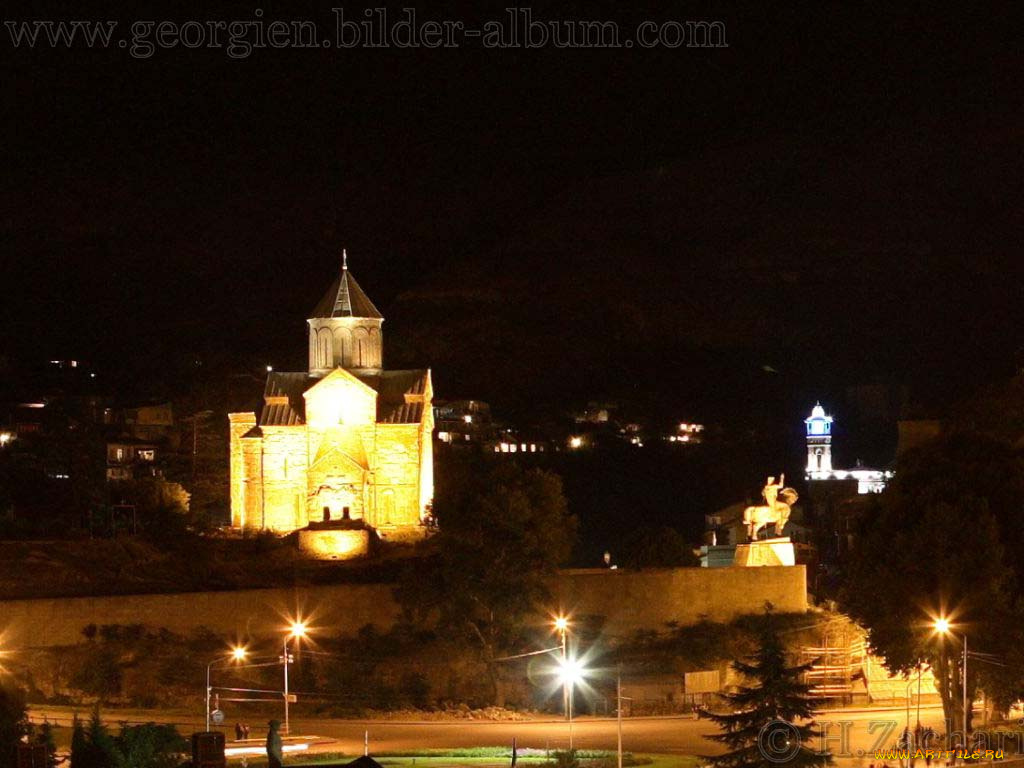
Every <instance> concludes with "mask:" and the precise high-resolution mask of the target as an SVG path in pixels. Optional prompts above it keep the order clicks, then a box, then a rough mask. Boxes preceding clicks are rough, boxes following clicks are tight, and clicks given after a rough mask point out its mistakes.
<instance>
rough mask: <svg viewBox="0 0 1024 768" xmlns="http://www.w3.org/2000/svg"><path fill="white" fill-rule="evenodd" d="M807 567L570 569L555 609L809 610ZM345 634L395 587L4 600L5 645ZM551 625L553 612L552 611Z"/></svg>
mask: <svg viewBox="0 0 1024 768" xmlns="http://www.w3.org/2000/svg"><path fill="white" fill-rule="evenodd" d="M806 584H807V581H806V572H805V570H804V566H802V565H797V566H792V567H775V568H771V567H768V568H665V569H655V570H649V571H639V572H637V571H627V570H616V571H610V570H604V569H601V570H597V569H594V570H570V571H563V572H562V573H561V574H560V575H559V577H558V578H557V579H556V580H555V583H554V584H553V585H552V592H553V594H554V596H555V597H554V600H553V603H554V604H553V605H552V606H551V612H552V613H554V612H555V611H558V610H563V611H565V612H567V613H570V614H572V615H573V616H577V617H587V622H588V624H591V625H599V626H601V627H602V631H603V632H604V634H605V635H606V636H611V637H615V636H620V637H621V636H627V635H630V634H632V633H633V632H635V631H636V630H638V629H654V630H658V629H664V628H665V625H666V624H667V623H669V622H677V623H679V624H680V625H686V624H693V623H696V622H698V621H700V620H701V619H703V618H707V619H710V620H712V621H729V620H730V619H733V618H736V617H737V616H740V615H743V614H748V613H760V612H761V611H762V610H764V604H765V602H766V601H769V602H771V603H772V605H773V606H774V608H775V610H776V611H805V610H806V609H807V587H806ZM300 613H301V614H302V615H303V616H309V617H311V618H310V623H311V625H312V626H315V627H322V628H324V631H328V632H330V633H331V634H334V635H337V634H341V633H354V632H356V631H357V630H359V628H361V627H363V626H365V625H367V624H373V625H375V626H376V627H377V628H378V629H381V630H387V629H388V628H390V627H391V626H392V625H394V623H395V622H396V621H397V620H398V619H399V613H400V612H399V607H398V605H397V603H396V602H395V600H394V597H393V596H392V590H391V586H390V585H388V584H350V585H336V586H319V587H309V588H303V589H252V590H241V591H235V592H195V593H185V594H176V595H174V594H171V595H124V596H110V597H79V598H54V599H42V600H8V601H0V637H2V638H3V641H4V645H5V647H7V648H12V649H14V648H31V647H47V646H59V645H70V644H74V643H77V642H79V641H81V639H82V629H83V628H84V627H86V626H87V625H89V624H95V625H97V626H100V625H103V624H145V625H148V626H150V627H164V628H166V629H169V630H171V631H173V632H178V633H187V632H190V631H191V630H193V629H195V628H197V627H207V628H209V629H211V630H213V631H215V632H217V633H220V634H223V635H225V636H227V637H231V638H232V639H233V638H235V637H237V638H239V639H244V638H247V637H254V638H260V637H270V636H274V635H276V634H278V633H280V631H281V627H282V626H283V622H284V619H283V617H285V616H295V615H297V614H300ZM544 620H545V621H546V620H547V618H546V617H544Z"/></svg>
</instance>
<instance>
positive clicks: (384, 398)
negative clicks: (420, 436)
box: [354, 368, 430, 424]
mask: <svg viewBox="0 0 1024 768" xmlns="http://www.w3.org/2000/svg"><path fill="white" fill-rule="evenodd" d="M354 375H355V376H356V378H358V379H359V380H360V381H362V382H363V383H364V384H366V385H368V386H370V387H373V388H374V389H375V390H377V423H378V424H418V423H419V422H420V421H422V420H423V409H424V407H425V405H426V402H425V401H426V398H425V395H426V392H427V379H428V377H429V375H430V372H429V371H428V370H426V369H423V368H420V369H414V370H408V371H381V372H380V373H376V374H361V373H357V374H354Z"/></svg>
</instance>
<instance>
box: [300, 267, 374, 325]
mask: <svg viewBox="0 0 1024 768" xmlns="http://www.w3.org/2000/svg"><path fill="white" fill-rule="evenodd" d="M343 258H344V261H343V262H342V266H341V274H339V275H338V277H337V278H336V279H335V280H334V282H333V283H331V287H330V288H328V289H327V293H325V294H324V297H323V298H322V299H320V303H318V304H317V305H316V307H315V308H314V309H313V314H312V315H311V316H312V317H369V318H373V319H375V320H383V319H384V315H382V314H381V313H380V311H379V310H378V309H377V308H376V307H375V306H374V305H373V302H372V301H370V298H369V297H368V296H367V295H366V294H365V293H364V292H363V289H362V288H360V287H359V283H357V282H356V280H355V278H354V277H352V273H351V272H349V271H348V258H347V256H344V257H343Z"/></svg>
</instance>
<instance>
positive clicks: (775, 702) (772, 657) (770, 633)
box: [702, 613, 832, 768]
mask: <svg viewBox="0 0 1024 768" xmlns="http://www.w3.org/2000/svg"><path fill="white" fill-rule="evenodd" d="M732 666H733V669H734V670H735V671H736V672H738V673H739V674H740V675H742V676H743V677H744V678H745V679H747V680H749V681H751V682H752V683H754V684H752V685H749V686H744V687H741V688H740V689H739V690H738V691H736V692H734V693H727V694H724V695H723V697H724V698H725V699H726V701H727V702H728V703H729V704H730V705H731V709H732V712H731V713H728V714H715V713H712V712H708V711H703V712H702V714H703V715H704V716H705V717H707V718H709V719H710V720H712V721H713V722H715V723H717V724H718V726H719V727H720V728H721V730H722V732H721V733H719V734H715V735H713V736H708V737H707V738H709V739H711V740H713V741H717V742H719V743H721V744H725V745H726V746H727V747H728V748H729V751H728V752H726V753H725V754H722V755H716V756H709V757H708V760H709V761H710V762H711V763H712V764H713V765H714V766H716V768H779V766H788V767H789V768H820V767H821V766H825V765H828V764H830V763H831V762H832V756H831V755H830V754H829V753H827V752H817V751H814V750H812V749H810V748H808V747H807V746H806V744H807V742H808V741H810V740H811V739H813V738H815V737H818V736H820V735H821V732H820V731H819V730H817V729H816V728H815V727H814V722H813V716H814V708H813V704H812V701H811V698H810V695H809V694H810V686H808V685H806V684H805V683H802V682H801V681H800V678H801V676H802V675H803V674H804V673H805V672H806V671H807V670H808V669H810V667H811V665H810V664H804V665H797V666H792V667H791V666H787V665H786V651H785V649H784V648H783V646H782V642H781V641H780V640H779V636H778V633H777V632H776V631H775V628H774V626H773V622H772V616H771V614H770V613H769V614H768V615H767V616H766V617H765V628H764V632H763V635H762V638H761V647H760V649H759V650H758V651H757V653H755V654H754V655H753V656H752V657H751V658H750V661H749V662H743V661H736V662H734V663H733V665H732Z"/></svg>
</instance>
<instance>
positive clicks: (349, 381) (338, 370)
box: [229, 259, 434, 540]
mask: <svg viewBox="0 0 1024 768" xmlns="http://www.w3.org/2000/svg"><path fill="white" fill-rule="evenodd" d="M311 314H312V316H311V317H310V318H309V320H308V325H309V370H308V371H301V372H295V373H285V372H281V373H278V372H271V373H268V375H267V382H266V388H265V390H264V394H263V407H262V409H261V412H260V414H259V416H257V414H256V413H252V412H250V413H232V414H229V420H230V429H231V522H232V526H233V527H235V528H238V529H242V530H267V531H275V532H278V533H289V532H292V531H296V530H300V529H305V528H310V527H312V528H331V527H343V528H365V529H369V530H373V531H375V532H376V533H377V535H379V536H380V537H381V538H385V539H392V540H408V539H416V538H421V537H423V536H425V535H426V533H427V531H428V523H429V512H430V504H431V500H432V498H433V492H434V471H433V448H432V442H431V440H432V431H433V426H434V423H433V409H432V406H431V400H432V397H433V388H432V385H431V378H430V370H429V369H422V370H397V371H387V370H384V369H383V346H384V345H383V333H382V328H381V326H382V324H383V322H384V318H383V316H382V315H381V313H380V312H379V311H378V310H377V308H376V307H375V306H374V305H373V302H371V301H370V299H369V298H368V297H367V296H366V294H365V293H364V292H363V290H362V289H361V288H360V287H359V284H358V283H356V281H355V279H354V278H353V277H352V274H351V273H350V272H349V270H348V264H347V259H345V260H344V261H343V263H342V268H341V272H340V274H339V275H338V277H337V278H336V279H335V280H334V282H333V283H332V284H331V286H330V288H329V289H328V291H327V293H326V294H325V295H324V297H323V299H321V300H320V303H319V304H317V305H316V307H315V309H314V310H313V312H312V313H311Z"/></svg>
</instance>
